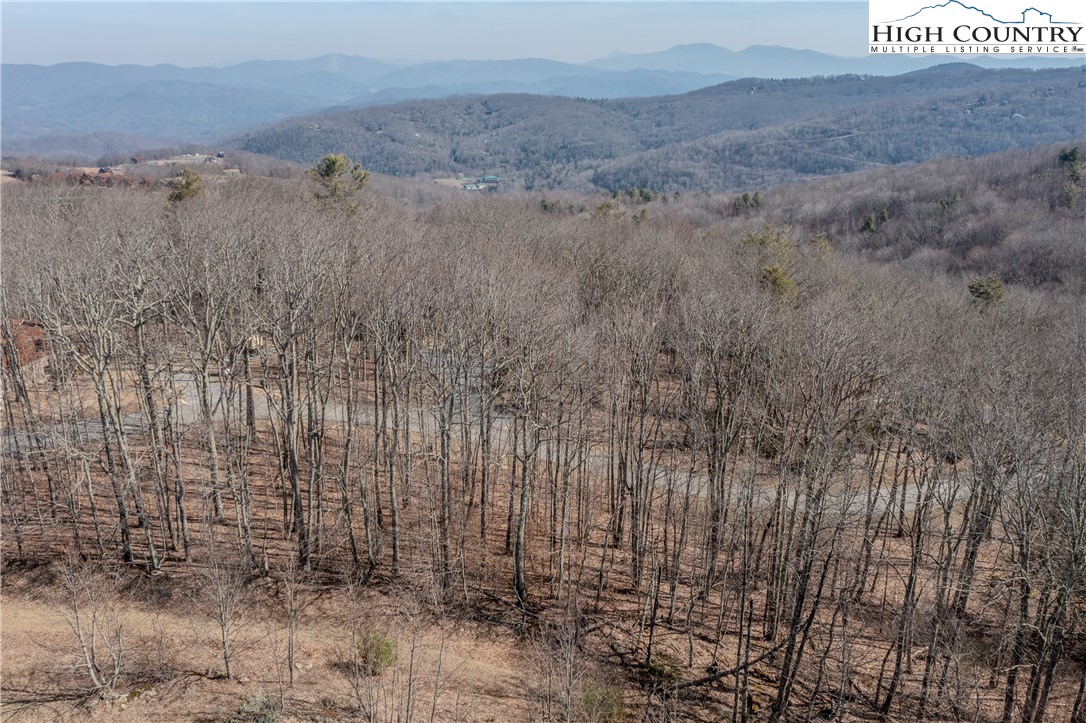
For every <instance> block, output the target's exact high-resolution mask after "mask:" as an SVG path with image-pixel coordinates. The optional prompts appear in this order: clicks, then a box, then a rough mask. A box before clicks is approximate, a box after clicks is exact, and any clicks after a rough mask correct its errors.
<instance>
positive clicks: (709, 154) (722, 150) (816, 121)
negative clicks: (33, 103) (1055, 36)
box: [231, 63, 1086, 191]
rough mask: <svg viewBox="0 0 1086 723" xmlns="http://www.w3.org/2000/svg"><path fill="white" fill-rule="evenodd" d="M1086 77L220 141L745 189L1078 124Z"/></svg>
mask: <svg viewBox="0 0 1086 723" xmlns="http://www.w3.org/2000/svg"><path fill="white" fill-rule="evenodd" d="M1083 88H1086V73H1084V72H1083V70H1082V69H1065V70H1060V69H1050V70H989V69H984V68H980V67H978V66H975V65H971V64H967V63H955V64H947V65H942V66H936V67H933V68H926V69H923V70H918V71H913V72H911V73H906V74H903V75H898V76H888V77H874V76H860V75H844V76H825V77H816V78H808V79H780V80H764V79H755V78H748V79H743V80H736V81H731V82H727V83H723V84H719V85H715V86H711V87H708V88H702V89H699V90H695V91H691V92H689V93H685V94H682V95H669V96H659V97H649V98H622V99H610V100H608V99H598V100H587V99H574V98H561V97H543V96H535V95H517V94H499V95H489V96H480V97H460V98H447V99H440V100H430V101H411V102H403V103H398V104H395V105H387V106H376V107H369V108H362V109H358V110H351V111H342V112H337V113H329V114H321V115H313V116H306V117H302V118H297V119H293V120H291V121H286V122H283V123H279V124H276V125H274V126H272V127H270V128H267V129H263V130H260V131H255V132H252V133H248V134H243V135H241V136H238V137H236V138H234V139H232V141H231V145H233V146H236V147H239V148H241V149H243V150H247V151H251V152H254V153H262V154H266V155H272V156H276V157H280V158H284V159H289V160H294V161H299V162H303V163H304V162H311V161H312V160H313V159H316V158H320V157H321V156H322V155H324V154H325V153H330V152H335V153H346V154H348V155H350V156H351V157H353V158H355V159H356V160H358V161H360V162H362V163H363V164H364V165H365V166H366V167H368V168H370V169H371V170H374V171H377V172H380V173H386V174H389V175H401V176H416V175H439V174H444V175H449V174H455V173H464V174H465V175H469V176H470V175H473V174H480V173H484V172H495V173H497V174H498V175H501V176H502V177H503V178H506V179H508V183H507V184H506V185H507V186H508V187H514V188H524V189H527V190H538V189H552V188H571V189H577V190H581V191H591V190H608V191H621V190H624V189H627V188H629V187H631V186H636V187H639V188H650V189H654V190H657V191H676V190H689V189H698V190H717V191H720V190H743V189H756V188H765V187H768V186H772V185H776V184H779V183H784V182H790V181H796V180H802V179H805V178H813V177H818V176H824V175H834V174H839V173H848V172H851V171H856V170H860V169H862V168H868V167H872V166H880V165H894V164H899V163H907V162H915V161H921V160H925V159H927V158H932V157H935V156H938V155H946V154H953V155H963V156H964V155H981V154H985V153H992V152H995V151H1001V150H1008V149H1012V148H1022V147H1029V146H1033V145H1037V144H1039V143H1046V142H1061V141H1065V140H1069V139H1078V138H1083V137H1086V118H1084V117H1083V114H1082V107H1083Z"/></svg>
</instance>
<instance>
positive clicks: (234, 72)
mask: <svg viewBox="0 0 1086 723" xmlns="http://www.w3.org/2000/svg"><path fill="white" fill-rule="evenodd" d="M940 60H945V58H943V59H941V58H935V57H930V58H925V57H895V58H887V57H840V56H834V55H828V54H825V53H819V52H815V51H811V50H795V49H791V48H783V47H771V46H752V47H749V48H746V49H744V50H741V51H732V50H728V49H726V48H721V47H719V46H716V45H709V44H701V45H679V46H675V47H673V48H669V49H667V50H664V51H661V52H658V53H643V54H627V55H612V56H609V57H607V58H602V59H599V60H594V61H590V62H587V63H566V62H558V61H554V60H546V59H539V58H522V59H513V60H451V61H441V62H410V63H406V62H405V63H388V62H383V61H379V60H374V59H372V58H367V57H362V56H353V55H342V54H335V55H326V56H322V57H319V58H312V59H308V60H252V61H248V62H244V63H239V64H237V65H232V66H228V67H222V68H218V67H197V68H182V67H178V66H175V65H156V66H150V67H147V66H138V65H118V66H108V65H98V64H94V63H61V64H58V65H52V66H37V65H19V64H4V65H3V67H2V84H3V89H4V92H3V96H2V98H0V108H2V130H3V144H4V152H5V153H6V154H12V153H21V154H27V153H35V154H41V155H54V156H55V155H57V154H58V153H60V154H65V155H67V154H71V153H73V152H74V153H77V154H78V153H83V154H86V155H90V156H91V157H93V156H95V155H97V154H98V153H101V152H102V150H103V148H105V149H108V150H109V151H112V152H124V151H125V150H134V146H132V145H129V146H127V147H126V146H125V145H124V139H125V138H130V139H132V141H133V142H135V141H136V140H137V139H150V141H149V142H150V143H151V144H158V145H168V144H178V143H187V142H209V141H212V140H216V139H218V138H221V137H222V136H224V135H237V134H240V133H243V132H245V131H248V130H251V129H252V128H254V127H258V126H264V125H267V124H269V123H275V122H278V121H281V120H285V119H287V118H290V117H293V116H297V115H300V114H306V113H317V112H321V113H326V112H328V111H329V110H331V109H339V110H343V109H351V108H360V107H366V106H372V105H380V104H388V103H396V102H400V101H404V100H413V99H433V98H448V97H455V96H462V95H481V94H498V93H531V94H541V95H557V96H565V97H571V98H622V97H655V96H663V95H674V94H680V93H685V92H688V91H692V90H696V89H699V88H704V87H709V86H713V85H717V84H719V83H722V82H724V81H727V80H732V79H736V78H740V77H763V78H766V77H771V78H791V77H796V76H799V75H803V76H817V75H838V74H864V75H892V74H900V73H904V72H907V71H914V70H917V69H921V68H924V67H928V66H930V65H932V64H934V63H936V62H938V61H940ZM976 62H977V63H978V64H981V65H991V66H993V67H1000V68H1010V67H1024V66H1041V65H1043V66H1052V67H1055V66H1060V67H1062V66H1075V67H1081V66H1082V62H1081V58H1077V57H1076V58H1071V59H1061V58H1056V59H1052V58H1047V57H1046V58H1037V57H1033V58H1025V59H1022V60H1020V61H1007V60H992V59H991V58H977V59H976ZM103 133H111V134H113V135H112V136H111V138H112V139H113V141H111V142H110V143H109V144H106V145H103V143H102V137H103V136H102V134H103Z"/></svg>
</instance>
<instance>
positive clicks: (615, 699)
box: [580, 683, 626, 723]
mask: <svg viewBox="0 0 1086 723" xmlns="http://www.w3.org/2000/svg"><path fill="white" fill-rule="evenodd" d="M580 708H581V716H582V718H583V719H584V720H585V721H588V722H589V723H618V722H619V721H622V720H625V718H626V704H625V703H623V702H622V694H620V693H619V692H618V691H617V690H615V689H614V688H609V687H607V686H605V685H596V684H594V683H589V684H588V685H586V686H585V688H584V690H583V691H582V692H581V701H580Z"/></svg>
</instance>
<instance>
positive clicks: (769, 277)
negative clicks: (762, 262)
mask: <svg viewBox="0 0 1086 723" xmlns="http://www.w3.org/2000/svg"><path fill="white" fill-rule="evenodd" d="M761 282H762V288H764V289H765V290H766V291H769V292H770V293H772V294H773V295H774V296H776V297H777V298H778V299H780V300H781V301H787V302H794V301H795V300H796V299H797V298H799V287H798V286H797V285H796V280H795V279H793V278H792V275H791V274H790V273H788V270H787V269H785V268H784V267H783V266H781V265H780V264H773V265H772V266H766V267H765V268H763V269H762V278H761Z"/></svg>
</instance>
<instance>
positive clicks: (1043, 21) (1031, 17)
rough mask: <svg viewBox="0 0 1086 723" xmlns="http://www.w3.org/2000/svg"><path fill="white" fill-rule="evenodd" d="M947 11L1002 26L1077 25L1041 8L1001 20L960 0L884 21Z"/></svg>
mask: <svg viewBox="0 0 1086 723" xmlns="http://www.w3.org/2000/svg"><path fill="white" fill-rule="evenodd" d="M947 9H961V10H966V11H972V12H975V13H978V14H980V15H982V16H984V17H985V18H987V19H988V20H990V21H991V22H994V23H999V24H1000V25H1077V23H1071V22H1065V21H1060V20H1056V19H1055V18H1054V17H1053V15H1052V13H1050V12H1047V11H1045V10H1041V9H1039V8H1036V7H1027V8H1024V9H1023V10H1022V11H1021V12H1020V13H1019V14H1018V18H1017V19H1006V18H999V17H996V16H995V15H993V14H992V13H990V12H988V11H987V10H983V9H981V8H978V7H976V6H975V5H967V4H966V3H964V2H961V1H960V0H947V1H946V2H944V3H939V4H938V5H925V6H924V7H922V8H920V9H919V10H917V11H916V12H914V13H912V14H911V15H906V16H905V17H903V18H896V19H894V20H887V21H884V22H885V23H886V24H888V25H889V24H897V23H903V22H906V21H907V20H912V19H913V18H916V17H917V16H919V15H921V14H924V15H925V18H924V19H925V20H928V19H929V17H930V18H931V19H936V18H937V16H938V15H939V14H941V13H938V12H936V11H939V10H947Z"/></svg>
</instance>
